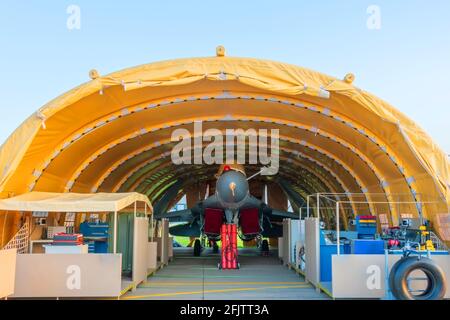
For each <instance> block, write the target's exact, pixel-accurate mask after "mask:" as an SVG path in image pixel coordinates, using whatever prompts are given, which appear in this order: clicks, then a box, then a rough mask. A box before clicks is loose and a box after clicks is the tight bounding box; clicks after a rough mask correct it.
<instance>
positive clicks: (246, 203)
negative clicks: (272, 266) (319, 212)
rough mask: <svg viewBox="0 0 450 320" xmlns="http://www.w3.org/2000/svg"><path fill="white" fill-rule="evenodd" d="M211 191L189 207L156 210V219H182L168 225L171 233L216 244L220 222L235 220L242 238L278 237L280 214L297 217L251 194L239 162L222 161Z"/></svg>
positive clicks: (196, 251) (197, 251) (196, 252)
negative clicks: (203, 198)
mask: <svg viewBox="0 0 450 320" xmlns="http://www.w3.org/2000/svg"><path fill="white" fill-rule="evenodd" d="M216 177H217V181H216V189H215V193H214V194H213V195H211V196H209V197H207V198H206V199H205V200H203V201H199V202H197V203H196V204H195V206H193V207H192V208H190V209H186V210H179V211H172V212H165V213H156V214H155V218H156V219H162V218H166V219H168V220H169V222H184V223H182V224H178V225H175V226H172V227H170V228H169V232H170V234H171V235H173V236H182V237H195V238H199V237H202V238H207V239H208V240H210V242H212V243H213V244H214V251H215V252H217V251H218V247H217V245H216V242H217V241H220V229H221V226H222V224H224V223H228V224H236V225H237V226H238V230H239V233H238V234H239V237H240V238H241V239H242V240H244V241H249V240H253V239H255V238H258V239H261V238H262V237H265V238H277V237H281V236H282V233H283V230H282V225H281V224H280V222H281V221H282V220H283V219H284V218H291V219H298V218H299V217H298V214H295V213H292V212H286V211H280V210H276V209H273V208H271V207H269V206H268V205H267V204H266V203H265V202H264V201H262V200H259V199H258V198H256V197H254V196H252V195H251V194H250V191H249V184H248V179H247V177H246V174H245V172H244V170H243V168H242V167H241V166H239V165H233V164H231V165H222V166H221V168H220V169H219V172H218V174H216ZM200 252H201V243H200V241H199V240H198V239H197V240H196V241H195V243H194V255H195V256H198V255H200Z"/></svg>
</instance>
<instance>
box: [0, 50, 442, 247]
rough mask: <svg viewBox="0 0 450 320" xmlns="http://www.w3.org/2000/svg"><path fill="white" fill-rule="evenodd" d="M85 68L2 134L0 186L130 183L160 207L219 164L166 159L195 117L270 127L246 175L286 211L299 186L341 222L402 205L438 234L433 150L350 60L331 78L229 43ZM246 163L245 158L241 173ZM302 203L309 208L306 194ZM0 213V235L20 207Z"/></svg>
mask: <svg viewBox="0 0 450 320" xmlns="http://www.w3.org/2000/svg"><path fill="white" fill-rule="evenodd" d="M90 77H91V81H89V82H87V83H85V84H82V85H80V86H79V87H77V88H74V89H73V90H71V91H69V92H67V93H65V94H63V95H62V96H60V97H57V98H56V99H54V100H52V101H51V102H49V103H48V104H47V105H45V106H43V107H42V108H40V109H39V110H38V111H36V113H34V114H33V115H31V116H30V117H29V118H28V119H27V120H26V121H25V122H24V123H23V124H22V125H21V126H20V127H19V128H18V129H17V130H16V131H15V132H14V133H13V134H12V135H11V136H10V138H9V139H8V140H7V141H6V142H5V144H4V145H3V146H2V148H1V151H0V166H1V168H2V170H1V172H0V174H1V176H0V191H1V197H2V198H8V197H12V196H17V195H21V194H24V193H27V192H33V191H44V192H60V193H66V192H74V193H95V192H134V191H137V192H139V193H142V194H145V195H147V196H148V198H149V200H150V201H151V203H152V204H153V205H154V206H155V207H157V208H159V210H168V209H170V208H171V206H173V205H174V204H176V203H177V202H178V200H179V199H180V198H181V197H182V196H183V195H188V196H187V202H188V206H192V205H193V204H194V203H195V202H196V201H198V200H201V199H202V197H204V196H205V192H206V190H207V189H209V191H210V192H214V186H215V185H214V181H215V177H214V175H215V173H217V170H218V166H217V165H216V166H214V165H205V164H183V165H175V164H174V163H173V161H172V160H171V156H170V152H171V150H172V148H173V147H174V146H175V145H176V142H174V141H172V140H173V139H171V134H172V133H173V131H174V130H176V129H180V128H185V129H187V130H189V131H192V130H193V125H194V122H195V121H202V123H203V129H204V130H207V129H209V128H215V129H218V130H221V131H224V132H225V130H226V129H229V128H235V129H236V128H242V129H244V130H246V129H250V128H252V129H255V130H259V129H266V130H270V129H278V130H279V149H280V151H279V161H280V165H279V171H278V174H276V175H274V176H262V175H258V176H256V177H255V178H254V179H252V180H251V181H250V191H251V193H253V194H255V195H256V196H257V197H259V198H262V197H263V196H264V194H266V195H268V199H266V200H267V201H270V202H272V203H273V206H275V207H277V208H278V209H287V208H286V206H287V205H288V201H287V200H289V203H290V204H291V206H292V208H293V209H294V211H295V212H298V211H299V210H300V208H302V207H306V203H307V200H308V199H307V198H308V195H312V194H315V193H322V194H333V195H334V196H333V197H335V198H336V197H337V195H338V194H340V199H341V198H342V199H343V201H348V204H349V205H346V206H345V208H343V210H341V213H340V214H341V215H342V219H341V221H343V223H346V221H348V220H350V219H351V218H352V217H354V216H355V215H357V214H358V213H367V214H369V213H374V214H375V213H377V214H383V215H386V216H387V217H388V223H389V224H391V225H396V224H397V223H398V221H399V219H400V218H401V215H402V214H408V215H412V216H414V217H417V216H419V215H423V216H424V217H426V218H427V219H430V221H431V222H432V224H433V227H434V229H435V232H436V233H437V234H439V235H440V236H441V237H443V238H446V237H448V235H447V234H446V232H445V229H446V228H447V225H446V224H445V221H446V220H445V219H444V218H442V219H441V216H443V215H445V214H447V213H448V206H449V203H450V193H449V188H450V187H449V181H450V173H449V164H448V160H447V157H446V155H445V154H444V153H443V152H442V151H441V150H440V148H439V147H438V146H437V145H436V144H435V143H434V142H433V141H432V139H431V138H430V137H429V136H428V135H427V134H426V133H425V132H424V131H423V130H422V129H421V128H420V127H419V126H418V125H416V124H415V123H414V122H413V121H412V120H411V119H409V118H408V117H407V116H406V115H404V114H402V113H401V112H399V111H398V110H396V109H395V108H394V107H392V106H391V105H389V104H388V103H386V102H384V101H383V100H381V99H379V98H377V97H375V96H373V95H372V94H370V93H367V92H365V91H364V90H362V89H360V88H358V87H356V86H354V84H353V82H354V80H355V77H354V76H353V75H352V74H348V75H346V76H345V77H344V78H343V79H338V78H334V77H330V76H327V75H324V74H321V73H319V72H315V71H312V70H308V69H305V68H301V67H297V66H293V65H289V64H285V63H279V62H272V61H266V60H260V59H250V58H234V57H228V56H226V55H225V54H224V52H223V49H220V50H218V51H217V55H216V56H213V57H207V58H190V59H179V60H170V61H164V62H156V63H150V64H147V65H142V66H138V67H133V68H129V69H125V70H122V71H119V72H114V73H112V74H109V75H105V76H103V75H100V74H99V73H98V72H96V71H95V70H93V71H91V72H90ZM205 144H206V143H205ZM259 170H260V167H258V166H256V165H248V166H246V167H245V171H246V174H247V175H248V176H252V175H253V174H255V173H257V172H258V171H259ZM271 199H272V200H271ZM351 202H354V204H353V205H350V203H351ZM325 206H326V205H324V207H325ZM309 207H310V208H308V209H309V210H310V211H314V210H316V211H317V208H315V205H314V204H313V203H312V204H311V205H310V206H309ZM316 207H317V204H316ZM322 210H323V217H324V219H325V220H326V221H327V222H328V223H330V224H333V223H335V221H334V220H335V217H334V218H333V214H331V213H330V214H328V213H327V210H326V209H322ZM319 211H320V209H319ZM321 214H322V213H321ZM0 219H1V220H0V225H2V228H1V229H0V230H1V232H2V236H1V244H2V245H4V244H5V243H7V242H8V241H9V240H10V238H11V237H12V236H13V235H14V234H15V233H16V232H17V230H18V228H20V223H19V222H20V218H19V214H17V215H9V216H7V215H5V214H2V215H1V217H0ZM447 240H448V239H447Z"/></svg>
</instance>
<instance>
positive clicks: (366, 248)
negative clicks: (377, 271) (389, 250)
mask: <svg viewBox="0 0 450 320" xmlns="http://www.w3.org/2000/svg"><path fill="white" fill-rule="evenodd" d="M352 254H384V241H383V240H364V239H355V240H352Z"/></svg>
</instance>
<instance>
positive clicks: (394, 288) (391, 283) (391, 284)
mask: <svg viewBox="0 0 450 320" xmlns="http://www.w3.org/2000/svg"><path fill="white" fill-rule="evenodd" d="M411 259H413V260H414V261H417V257H404V258H401V259H400V260H398V261H397V262H396V263H395V264H394V265H393V266H392V268H391V271H390V273H389V289H390V290H391V293H392V295H393V296H394V297H398V294H399V293H398V290H397V288H398V287H397V286H396V285H394V275H395V274H396V273H397V269H398V267H399V266H400V265H401V264H402V263H403V262H404V261H405V260H411Z"/></svg>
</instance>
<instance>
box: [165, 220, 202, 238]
mask: <svg viewBox="0 0 450 320" xmlns="http://www.w3.org/2000/svg"><path fill="white" fill-rule="evenodd" d="M169 233H170V234H171V235H172V236H178V237H200V227H199V225H198V223H196V222H194V223H183V224H179V225H176V226H173V227H170V228H169Z"/></svg>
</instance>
